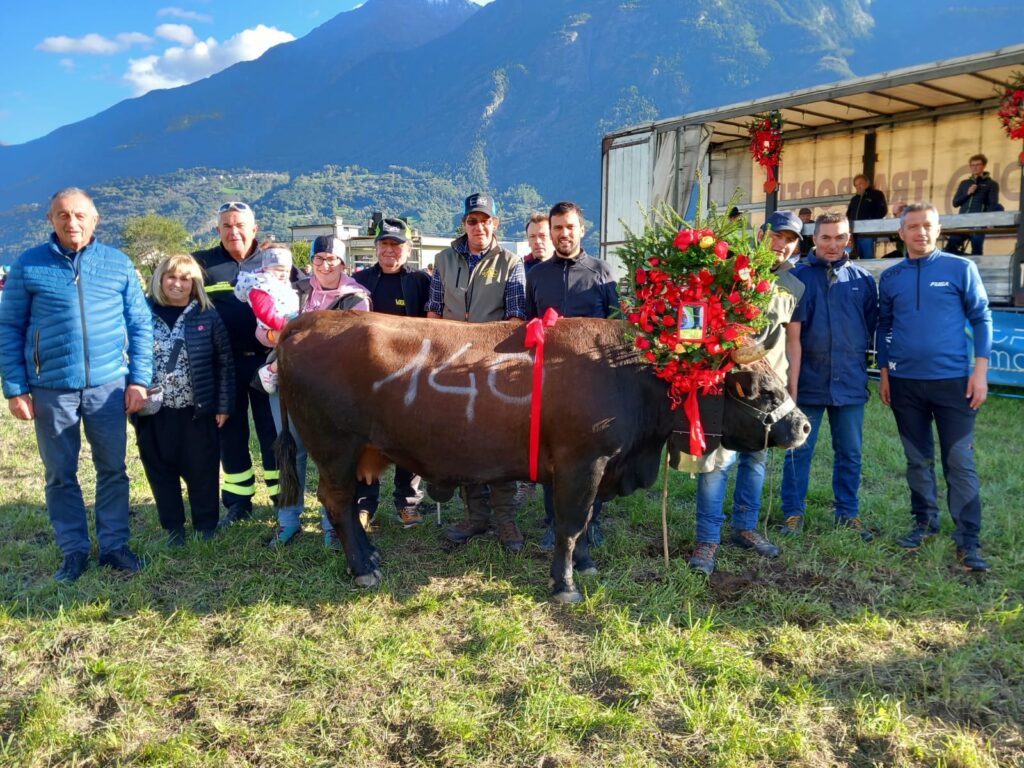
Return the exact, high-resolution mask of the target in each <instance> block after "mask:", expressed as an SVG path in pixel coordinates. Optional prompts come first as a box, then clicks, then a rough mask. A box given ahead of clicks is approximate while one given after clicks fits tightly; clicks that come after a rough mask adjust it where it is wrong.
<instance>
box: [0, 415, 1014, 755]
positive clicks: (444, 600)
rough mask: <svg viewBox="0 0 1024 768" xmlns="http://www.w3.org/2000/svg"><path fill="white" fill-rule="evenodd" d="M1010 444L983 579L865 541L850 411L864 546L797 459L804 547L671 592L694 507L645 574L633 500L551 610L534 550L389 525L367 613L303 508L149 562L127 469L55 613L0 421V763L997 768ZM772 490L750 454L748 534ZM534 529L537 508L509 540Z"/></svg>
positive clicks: (143, 520)
mask: <svg viewBox="0 0 1024 768" xmlns="http://www.w3.org/2000/svg"><path fill="white" fill-rule="evenodd" d="M1022 426H1024V401H1022V400H1009V399H998V398H997V399H993V400H990V401H989V403H988V404H987V405H986V406H985V407H984V409H983V410H982V413H981V415H980V417H979V423H978V451H977V454H978V464H979V470H980V473H981V476H982V490H983V495H984V504H985V512H984V529H983V543H984V553H985V555H986V556H987V557H988V558H989V560H990V562H991V563H992V565H993V568H992V571H991V573H990V574H988V575H987V576H984V577H977V576H973V575H969V574H965V573H964V572H962V571H960V570H959V569H958V568H957V567H956V566H955V564H954V558H953V545H952V542H951V540H950V539H949V537H948V536H942V537H939V538H936V539H933V540H932V541H930V542H929V543H928V544H927V545H926V546H925V548H924V549H923V550H922V551H921V552H920V553H919V554H917V555H916V556H913V555H907V554H904V553H903V552H901V551H900V550H899V549H898V548H897V547H896V546H895V544H894V543H893V538H894V537H895V536H896V535H897V534H898V533H900V532H902V531H903V530H904V529H906V528H907V527H908V525H909V522H910V519H909V514H908V494H907V491H906V487H905V482H904V479H903V458H902V451H901V449H900V448H899V443H898V440H897V438H896V434H895V427H894V425H893V423H892V418H891V415H890V414H889V413H888V412H887V411H886V409H885V408H884V407H882V406H881V405H880V404H879V402H878V400H877V397H875V398H874V399H873V400H872V402H871V403H870V405H869V409H868V423H867V426H866V430H865V431H866V441H865V471H864V483H863V490H862V498H863V504H864V515H865V517H866V518H867V519H869V520H871V521H872V522H874V523H875V524H877V525H878V526H879V527H880V528H881V535H880V537H879V538H878V540H876V541H875V542H874V543H870V544H865V543H862V542H861V541H860V539H859V538H857V537H856V536H855V535H854V534H853V533H852V532H849V531H837V530H833V528H832V527H831V511H830V499H831V489H830V477H831V452H830V446H829V443H828V439H827V435H823V436H822V440H821V443H820V444H819V449H818V456H817V457H816V461H815V465H814V474H813V477H812V488H811V494H810V496H811V498H810V503H811V511H810V513H809V529H808V532H807V533H806V534H805V536H804V537H803V538H802V539H801V540H799V541H797V542H795V543H786V544H785V551H784V553H783V555H782V557H780V558H779V559H777V560H774V561H764V560H760V559H758V558H756V557H755V556H752V555H750V554H749V553H746V552H740V551H737V550H733V549H729V548H726V549H724V551H723V554H722V556H721V557H720V560H719V563H720V565H719V572H718V573H716V574H715V576H714V577H713V578H712V579H711V580H710V581H708V580H707V579H704V578H700V577H697V576H695V575H693V574H691V573H689V572H688V571H687V568H686V558H687V557H688V554H689V550H690V546H691V545H692V541H693V528H694V526H693V505H694V486H695V482H694V480H693V479H691V478H690V477H689V476H686V475H679V474H675V473H673V476H672V477H671V483H670V494H671V497H670V525H671V534H670V545H671V551H672V554H673V561H672V565H671V567H670V568H668V569H667V570H666V568H665V566H664V564H663V561H662V559H661V534H660V529H661V526H660V485H659V486H658V487H656V488H652V489H650V490H649V491H647V492H640V493H637V494H635V495H634V496H632V497H630V498H627V499H618V500H616V501H614V502H612V503H611V504H609V505H607V506H606V510H607V512H606V519H607V526H606V530H607V533H608V542H607V544H606V546H605V547H604V548H603V549H601V550H598V552H597V556H598V560H599V564H600V565H601V566H602V573H601V575H600V576H599V577H596V578H585V579H580V581H581V584H582V587H583V589H584V590H585V593H586V596H587V597H586V600H585V602H584V603H583V604H582V605H580V606H578V607H565V606H561V605H554V604H551V603H549V602H548V600H547V597H548V595H547V568H548V557H547V556H546V555H544V554H543V553H541V552H540V551H539V550H537V549H536V548H535V547H528V548H527V551H526V552H525V553H524V554H523V555H521V556H519V557H515V556H511V555H507V554H505V553H504V552H503V551H501V550H500V548H499V547H498V545H497V543H496V542H495V541H494V540H483V541H478V542H473V543H471V544H470V545H469V546H468V547H466V548H465V549H463V550H460V551H456V552H447V551H445V550H443V549H442V548H441V547H440V546H439V543H438V529H437V528H436V526H435V525H434V523H433V521H432V520H431V521H428V523H427V524H424V525H423V526H421V527H419V528H417V529H412V530H408V531H406V530H402V529H401V528H400V527H399V526H398V525H397V523H396V522H394V521H393V518H391V517H389V516H388V514H387V513H390V512H391V511H392V510H391V509H390V505H382V507H381V513H382V514H381V517H382V518H383V520H382V526H381V531H380V533H379V534H378V540H379V542H380V543H381V550H382V552H383V555H384V558H385V564H384V565H385V572H384V576H385V577H384V584H383V586H382V587H381V588H380V589H378V590H376V591H372V592H365V591H360V590H358V589H356V588H355V587H354V586H353V585H352V583H351V581H350V579H349V578H348V577H347V576H346V573H345V565H344V561H343V559H342V558H339V556H337V555H335V554H329V553H328V552H327V551H326V550H325V549H324V547H323V545H322V539H321V537H320V536H319V533H318V527H319V526H318V522H317V518H316V516H315V515H314V514H313V511H312V510H313V504H314V502H313V498H312V496H310V497H309V498H308V505H307V508H308V509H309V512H307V515H306V518H305V530H306V535H305V536H303V537H302V538H300V539H299V540H298V541H297V542H296V543H295V545H293V546H291V547H289V548H287V549H286V550H285V551H283V552H272V551H270V550H268V549H267V548H266V547H265V546H264V542H265V541H266V540H267V539H268V537H269V536H270V533H271V531H272V519H273V518H272V513H271V512H270V510H269V509H267V508H266V506H265V502H266V499H265V498H261V497H258V498H257V500H258V502H260V503H261V504H262V506H261V508H260V510H259V515H258V519H256V520H253V521H251V522H248V523H245V524H242V525H239V526H237V527H235V528H232V529H230V530H229V531H227V532H226V533H224V534H223V535H221V536H219V537H218V538H217V539H215V540H213V541H212V542H199V541H195V542H192V543H190V544H189V546H188V547H187V548H186V549H184V550H177V551H175V550H170V549H168V548H167V546H166V544H165V543H164V536H163V534H162V532H161V531H160V529H159V526H158V525H157V522H156V511H155V508H154V506H153V502H152V497H151V494H150V491H149V488H148V486H147V485H146V483H145V480H144V477H143V474H142V470H141V466H140V465H139V462H138V460H137V458H136V456H135V452H134V448H132V450H131V451H130V459H129V474H130V475H131V477H132V502H133V507H134V510H135V513H134V521H133V526H134V533H135V536H134V539H133V546H134V547H135V549H136V551H138V552H139V553H140V554H143V555H145V556H146V558H147V559H148V561H149V563H148V566H147V568H146V570H145V571H144V572H143V573H142V574H141V575H139V576H137V577H135V578H122V577H118V576H115V575H114V574H111V573H110V572H109V571H106V570H101V569H98V568H96V567H95V566H94V567H93V568H91V569H90V570H89V571H88V572H87V573H86V575H85V576H84V577H83V578H82V579H81V580H80V581H79V582H78V583H76V584H74V585H70V586H60V585H58V584H56V583H55V582H54V581H53V580H52V578H51V576H52V574H53V572H54V571H55V570H56V568H57V567H58V565H59V562H60V556H59V553H58V550H57V548H56V546H55V544H54V543H53V534H52V531H51V529H50V526H49V523H48V520H47V517H46V512H45V505H44V500H43V483H42V470H41V466H40V463H39V459H38V455H37V453H36V448H35V441H34V436H33V433H32V431H31V428H30V426H28V425H25V424H20V423H16V422H15V421H14V419H13V418H12V417H11V416H10V415H9V414H8V413H7V411H6V408H5V409H4V411H3V413H2V414H0V441H2V452H0V453H2V455H0V766H50V765H62V766H63V765H69V766H70V765H74V766H109V765H160V766H164V765H182V766H216V767H217V768H224V767H225V766H335V765H346V766H356V767H357V768H358V767H362V766H382V767H383V766H407V765H414V766H523V767H524V768H525V767H527V766H529V767H534V766H539V767H540V768H556V767H557V768H563V767H564V766H610V765H615V766H619V765H621V766H705V765H722V766H747V765H750V766H760V765H779V764H781V765H787V766H832V765H855V766H872V765H880V766H904V765H908V766H909V765H913V766H918V765H920V766H949V767H954V766H962V767H964V768H967V767H972V766H1007V765H1024V741H1022V739H1024V616H1022V607H1021V606H1022V603H1021V598H1022V593H1024V554H1022V549H1024V547H1022V544H1024V540H1022V539H1024V534H1022V526H1021V524H1020V519H1019V517H1020V513H1021V511H1022V510H1021V499H1022V498H1024V472H1022V471H1021V461H1022V458H1021V457H1022V456H1024V429H1022ZM780 474H781V461H780V456H779V455H776V457H775V459H774V462H773V465H772V472H771V476H772V482H771V483H769V484H766V491H765V494H766V499H765V500H766V507H767V505H768V504H769V501H770V504H771V509H772V514H773V515H775V516H778V502H777V497H778V478H779V476H780ZM82 475H83V478H84V479H86V484H85V485H86V494H87V497H91V494H92V491H93V488H92V484H91V480H90V478H89V475H91V471H84V472H83V473H82ZM766 511H767V510H766ZM459 513H460V510H459V509H458V507H457V506H456V505H450V506H449V507H447V508H446V509H445V516H446V518H447V519H448V520H454V519H455V518H456V517H457V516H458V515H459ZM943 515H944V519H943V532H944V533H948V532H949V531H950V530H951V523H950V521H949V519H948V514H947V513H945V512H944V513H943ZM539 517H540V501H539V494H538V497H535V498H533V499H532V500H531V501H530V503H529V505H528V508H527V509H526V511H525V512H524V514H523V518H524V530H525V531H526V532H527V536H528V538H529V539H530V540H532V541H534V542H536V541H537V540H538V539H539V535H540V533H539V531H538V529H537V527H536V525H537V522H538V520H539Z"/></svg>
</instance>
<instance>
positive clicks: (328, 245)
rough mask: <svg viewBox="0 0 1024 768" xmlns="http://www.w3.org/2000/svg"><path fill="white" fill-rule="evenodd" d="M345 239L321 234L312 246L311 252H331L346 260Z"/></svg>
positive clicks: (314, 253)
mask: <svg viewBox="0 0 1024 768" xmlns="http://www.w3.org/2000/svg"><path fill="white" fill-rule="evenodd" d="M345 250H346V248H345V241H344V240H342V239H341V238H340V237H335V236H334V235H319V236H318V237H317V238H316V239H315V240H314V241H313V246H312V248H310V253H311V254H312V255H313V256H316V255H317V254H318V253H330V254H332V255H334V256H337V257H338V258H340V259H341V260H342V261H344V260H345Z"/></svg>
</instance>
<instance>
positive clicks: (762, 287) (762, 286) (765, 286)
mask: <svg viewBox="0 0 1024 768" xmlns="http://www.w3.org/2000/svg"><path fill="white" fill-rule="evenodd" d="M771 289H772V284H771V283H769V282H768V281H767V280H762V281H761V282H760V283H758V284H757V287H756V288H755V289H754V290H755V291H757V292H758V293H768V291H770V290H771Z"/></svg>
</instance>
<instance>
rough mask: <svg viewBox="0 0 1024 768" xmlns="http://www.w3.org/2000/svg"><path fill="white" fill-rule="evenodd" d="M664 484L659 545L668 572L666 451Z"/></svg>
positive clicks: (662, 488)
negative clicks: (663, 553)
mask: <svg viewBox="0 0 1024 768" xmlns="http://www.w3.org/2000/svg"><path fill="white" fill-rule="evenodd" d="M661 471H662V473H663V474H664V475H665V482H664V483H662V486H661V545H662V549H663V550H664V552H665V570H668V567H669V560H668V449H667V448H666V450H665V466H664V467H663V468H662V470H661Z"/></svg>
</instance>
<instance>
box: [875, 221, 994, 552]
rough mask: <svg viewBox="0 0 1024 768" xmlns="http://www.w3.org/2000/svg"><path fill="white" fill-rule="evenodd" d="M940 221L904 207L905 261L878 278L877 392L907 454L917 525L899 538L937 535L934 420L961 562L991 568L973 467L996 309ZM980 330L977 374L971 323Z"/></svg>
mask: <svg viewBox="0 0 1024 768" xmlns="http://www.w3.org/2000/svg"><path fill="white" fill-rule="evenodd" d="M939 231H940V227H939V215H938V212H937V211H936V210H935V208H934V206H932V205H930V204H921V203H917V204H914V205H909V206H907V207H906V208H904V209H903V213H902V214H901V216H900V237H902V238H903V241H904V242H905V243H906V244H907V258H906V259H904V260H903V261H901V262H900V263H898V264H896V265H895V266H892V267H890V268H889V269H887V270H886V271H885V272H883V273H882V277H881V280H880V281H879V317H878V367H879V368H880V370H881V384H880V387H879V394H880V395H881V398H882V401H883V402H884V403H886V404H887V405H889V406H891V407H892V412H893V415H894V416H895V417H896V427H897V428H898V429H899V433H900V438H901V439H902V441H903V450H904V453H906V456H907V483H908V484H909V486H910V504H911V512H912V513H913V515H914V519H915V526H914V528H913V529H912V530H911V531H910V532H909V533H907V534H906V535H905V536H903V537H901V538H900V539H899V540H898V543H899V544H900V546H903V547H906V548H907V549H917V548H918V547H920V546H921V544H922V543H923V542H924V540H925V539H926V538H928V537H930V536H933V535H934V534H936V533H938V530H939V507H938V487H937V483H936V480H935V446H934V444H933V441H932V422H933V421H934V422H935V426H936V427H937V428H938V432H939V446H940V450H941V457H942V467H943V470H944V473H945V477H946V485H947V487H948V497H947V501H948V504H949V514H950V516H951V517H952V518H953V522H954V523H955V526H956V527H955V529H954V531H953V540H954V541H955V542H956V546H957V558H958V559H959V560H960V562H961V563H962V564H963V565H964V567H965V568H967V569H968V570H974V571H986V570H988V563H986V562H985V561H984V560H983V559H982V557H981V555H980V554H979V552H978V547H979V541H978V539H979V534H980V532H981V494H980V489H979V486H978V474H977V472H976V471H975V468H974V419H975V416H976V414H977V411H978V409H979V408H980V407H981V405H982V403H984V402H985V398H986V397H987V396H988V382H987V378H986V377H987V375H988V357H989V352H990V351H991V347H992V313H991V312H990V311H989V307H988V296H987V295H986V294H985V288H984V286H983V285H982V283H981V276H980V275H979V274H978V268H977V267H976V266H975V264H974V263H973V262H972V261H970V260H969V259H964V258H961V257H959V256H952V255H950V254H948V253H943V252H942V251H939V250H937V248H936V245H935V244H936V241H937V239H938V236H939ZM967 323H969V324H970V326H971V329H972V330H973V334H974V339H973V353H974V354H973V356H974V372H973V373H972V372H971V370H970V362H971V361H970V357H971V354H970V351H969V349H968V346H969V341H968V337H967V334H966V333H965V330H964V326H965V324H967Z"/></svg>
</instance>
